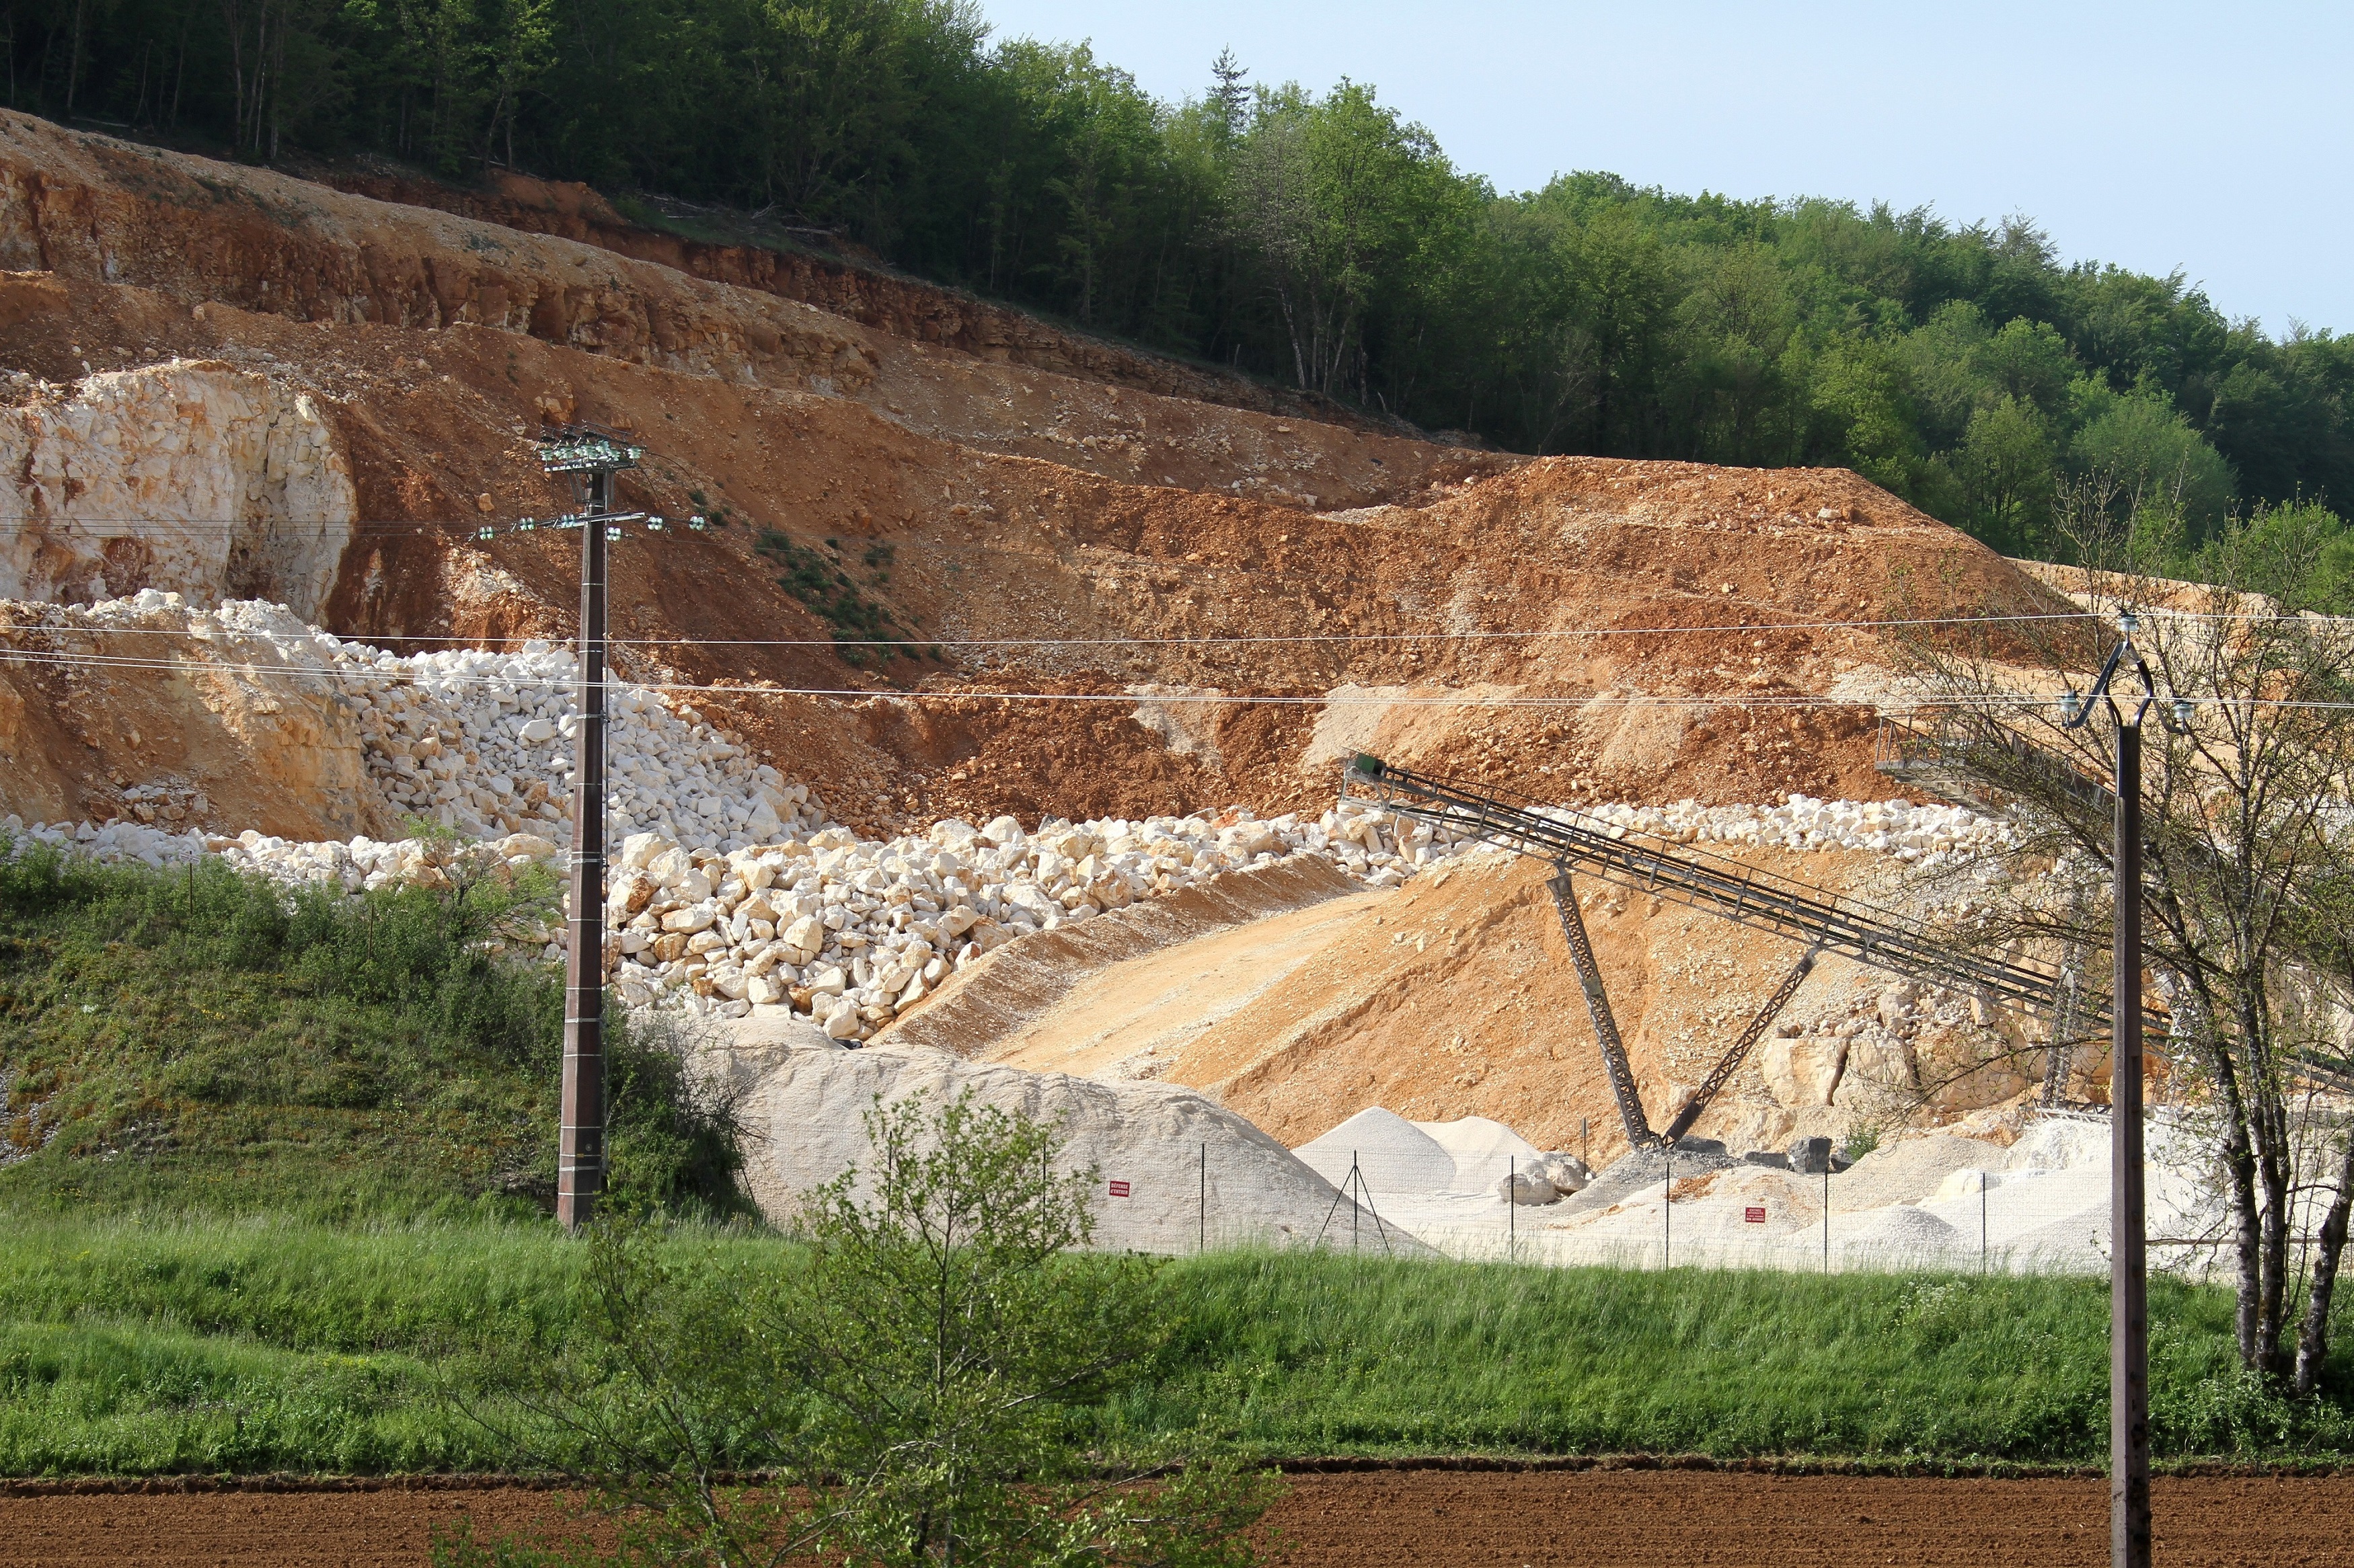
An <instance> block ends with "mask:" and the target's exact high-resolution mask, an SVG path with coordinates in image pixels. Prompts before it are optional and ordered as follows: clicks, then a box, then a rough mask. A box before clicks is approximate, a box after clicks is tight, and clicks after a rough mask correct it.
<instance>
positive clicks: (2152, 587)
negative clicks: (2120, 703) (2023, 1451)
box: [1908, 484, 2354, 1392]
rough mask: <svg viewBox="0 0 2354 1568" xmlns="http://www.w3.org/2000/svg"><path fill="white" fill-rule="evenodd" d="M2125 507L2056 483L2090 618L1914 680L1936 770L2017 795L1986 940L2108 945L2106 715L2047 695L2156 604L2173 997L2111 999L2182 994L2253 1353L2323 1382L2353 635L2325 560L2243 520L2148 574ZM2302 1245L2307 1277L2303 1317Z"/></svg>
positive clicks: (2185, 1037) (2187, 1056)
mask: <svg viewBox="0 0 2354 1568" xmlns="http://www.w3.org/2000/svg"><path fill="white" fill-rule="evenodd" d="M2110 500H2111V497H2110V496H2109V495H2108V494H2106V493H2101V492H2099V487H2098V486H2097V484H2095V485H2093V486H2087V487H2084V489H2082V490H2080V491H2079V492H2078V493H2074V494H2073V495H2070V496H2063V498H2062V504H2063V512H2064V513H2067V514H2071V516H2070V519H2069V520H2070V521H2073V523H2074V524H2076V528H2077V537H2078V544H2079V548H2080V550H2081V551H2082V552H2083V555H2084V558H2086V559H2088V560H2091V561H2094V562H2095V563H2097V564H2096V565H2094V566H2093V567H2087V568H2085V569H2084V573H2083V577H2082V580H2081V582H2080V583H2079V584H2078V585H2077V587H2078V589H2079V598H2080V599H2081V601H2082V602H2083V603H2084V605H2085V608H2086V609H2087V611H2088V612H2089V613H2088V616H2087V618H2086V619H2085V620H2073V619H2058V620H2049V621H2044V622H2029V623H2026V624H2024V625H2023V626H2022V625H2020V624H2019V623H2009V624H2006V625H2005V626H2003V627H2002V628H2001V632H2000V641H1997V639H1996V638H1995V637H1994V636H1993V635H1992V634H1991V629H1989V631H1990V634H1989V635H1988V637H1986V638H1983V639H1979V640H1976V641H1969V640H1961V641H1956V640H1953V639H1950V638H1948V639H1946V640H1944V641H1939V640H1937V639H1935V638H1933V637H1931V636H1929V635H1925V634H1924V635H1919V636H1915V637H1914V638H1913V639H1912V640H1911V641H1910V644H1909V648H1908V652H1909V654H1910V663H1911V673H1912V674H1913V675H1914V677H1915V679H1916V680H1917V681H1918V683H1919V685H1920V687H1921V689H1922V691H1923V692H1924V694H1925V695H1926V696H1927V698H1928V699H1929V701H1930V702H1931V703H1932V704H1933V705H1937V706H1938V707H1939V708H1940V709H1941V716H1940V720H1939V724H1940V729H1939V733H1938V738H1937V739H1936V741H1935V755H1936V759H1937V761H1938V763H1939V765H1941V766H1943V767H1946V768H1949V769H1951V771H1952V772H1953V774H1954V775H1955V776H1956V777H1957V778H1959V779H1965V780H1967V781H1968V783H1969V784H1970V785H1972V786H1974V787H1975V788H1976V789H1978V791H1980V792H1982V793H1983V794H1984V795H1985V796H1986V797H1988V798H1996V799H1999V800H2003V801H2004V802H2006V803H2007V804H2008V805H2009V810H2010V811H2011V814H2012V817H2013V821H2014V822H2015V824H2016V826H2017V830H2018V831H2017V836H2016V838H2015V840H2014V842H2013V845H2012V847H2011V849H2010V850H2009V852H2008V871H2009V874H2008V875H2007V876H2006V877H2004V878H2003V879H2002V882H2003V885H2005V886H2006V887H2007V888H2009V895H2007V896H2006V897H2005V898H2003V899H2002V900H2001V901H2000V906H1999V908H1997V909H1995V910H1992V911H1990V912H1988V914H1987V916H1986V917H1985V918H1983V919H1982V920H1981V921H1980V922H1979V923H1978V928H1977V930H1976V932H1975V938H1976V939H1978V940H1981V941H1987V942H1991V943H1996V944H2001V945H2009V946H2013V947H2027V948H2034V949H2036V950H2038V951H2039V952H2041V954H2043V955H2046V956H2048V957H2051V958H2052V959H2054V960H2055V961H2056V960H2058V959H2060V958H2061V957H2062V955H2063V954H2064V953H2065V952H2066V951H2067V950H2068V949H2070V948H2077V949H2081V948H2088V947H2096V946H2105V944H2106V943H2107V941H2108V939H2109V931H2108V927H2109V922H2110V916H2111V909H2112V902H2111V899H2110V895H2109V876H2110V838H2109V835H2110V831H2111V829H2110V822H2111V810H2112V809H2113V802H2114V797H2113V796H2112V795H2111V794H2110V793H2109V789H2110V783H2111V768H2110V764H2109V759H2108V758H2107V756H2106V754H2105V748H2106V742H2107V734H2106V731H2105V729H2103V728H2101V727H2099V726H2086V727H2084V728H2080V729H2073V730H2072V729H2068V728H2065V727H2063V726H2062V719H2061V716H2060V714H2059V713H2058V712H2057V711H2056V709H2055V705H2054V704H2053V702H2052V697H2053V695H2054V694H2057V693H2059V692H2061V691H2062V690H2074V689H2076V688H2079V687H2082V686H2084V685H2085V684H2087V683H2088V680H2087V677H2088V675H2089V672H2090V670H2091V668H2092V667H2093V664H2094V657H2095V654H2096V652H2105V642H2106V641H2107V639H2106V637H2105V635H2104V634H2103V630H2102V624H2101V623H2102V622H2103V621H2105V620H2113V619H2114V616H2115V612H2117V611H2119V610H2131V611H2133V612H2135V614H2136V616H2137V620H2138V625H2139V630H2138V631H2137V636H2136V644H2137V647H2138V648H2139V649H2140V651H2141V652H2142V653H2143V654H2144V656H2145V657H2146V658H2147V660H2148V662H2149V664H2150V667H2151V670H2152V672H2153V674H2154V675H2155V677H2156V679H2157V682H2158V686H2159V688H2160V693H2161V696H2160V701H2159V703H2158V705H2157V707H2156V709H2155V711H2154V712H2153V713H2152V715H2150V716H2151V722H2148V723H2146V724H2145V725H2144V726H2143V729H2144V736H2145V741H2144V744H2145V746H2146V747H2151V748H2152V752H2153V755H2152V757H2151V764H2152V765H2151V766H2149V767H2148V768H2147V769H2146V773H2145V779H2144V789H2145V791H2146V796H2147V798H2146V800H2145V801H2144V820H2145V822H2146V833H2147V844H2146V847H2145V850H2144V861H2145V874H2144V882H2143V885H2142V887H2141V890H2140V897H2141V901H2142V906H2143V914H2144V924H2145V929H2146V937H2145V946H2146V948H2147V953H2148V955H2149V965H2150V969H2151V974H2152V979H2153V982H2154V983H2153V984H2152V985H2151V986H2150V988H2149V989H2150V991H2151V992H2154V993H2156V994H2146V995H2144V996H2141V997H2133V998H2126V999H2111V1000H2112V1004H2113V1005H2115V1004H2122V1005H2129V1006H2148V1005H2151V1004H2152V1003H2154V1002H2158V1001H2162V1002H2163V1003H2164V1004H2165V1006H2166V1007H2167V1009H2168V1013H2169V1016H2170V1020H2171V1028H2170V1030H2169V1032H2168V1044H2167V1047H2166V1049H2165V1050H2164V1052H2162V1053H2161V1054H2159V1056H2158V1058H2157V1060H2158V1070H2161V1071H2164V1072H2166V1073H2167V1074H2168V1075H2169V1077H2170V1078H2171V1079H2172V1080H2173V1081H2172V1083H2171V1084H2170V1086H2169V1087H2170V1088H2171V1090H2172V1092H2173V1093H2174V1095H2175V1096H2176V1097H2178V1099H2186V1100H2188V1101H2189V1102H2190V1103H2191V1104H2193V1105H2194V1106H2195V1107H2197V1109H2198V1111H2199V1112H2200V1125H2201V1126H2202V1127H2203V1128H2206V1129H2208V1132H2209V1136H2210V1139H2211V1146H2212V1149H2213V1152H2214V1154H2215V1157H2216V1160H2217V1163H2218V1166H2219V1168H2220V1171H2221V1181H2222V1185H2223V1189H2224V1195H2225V1197H2226V1199H2227V1202H2228V1205H2229V1211H2230V1225H2229V1242H2228V1245H2229V1250H2230V1253H2231V1255H2232V1262H2233V1269H2234V1274H2235V1282H2236V1286H2237V1290H2238V1313H2237V1335H2238V1340H2239V1351H2240V1356H2241V1359H2242V1361H2243V1363H2244V1364H2245V1365H2247V1366H2249V1367H2251V1368H2253V1369H2256V1370H2258V1371H2260V1372H2263V1373H2264V1374H2265V1375H2266V1376H2268V1377H2271V1378H2275V1379H2280V1380H2284V1381H2287V1382H2291V1383H2294V1385H2295V1386H2296V1388H2297V1389H2298V1391H2299V1392H2310V1391H2311V1389H2312V1388H2313V1387H2314V1386H2315V1383H2316V1382H2317V1379H2318V1377H2319V1375H2320V1370H2321V1365H2322V1362H2323V1361H2324V1359H2325V1358H2326V1356H2327V1327H2328V1319H2329V1305H2330V1301H2331V1298H2332V1292H2333V1291H2334V1289H2335V1286H2336V1277H2337V1270H2338V1258H2339V1255H2340V1253H2341V1252H2342V1251H2343V1248H2344V1245H2345V1241H2346V1235H2347V1230H2348V1217H2349V1211H2350V1210H2354V1144H2349V1139H2348V1137H2347V1133H2346V1129H2345V1127H2344V1125H2343V1118H2341V1117H2339V1116H2338V1115H2337V1114H2336V1110H2335V1101H2334V1099H2331V1098H2328V1097H2321V1096H2317V1095H2316V1094H2314V1093H2313V1092H2311V1091H2312V1090H2313V1089H2314V1088H2315V1087H2316V1086H2317V1085H2319V1084H2321V1083H2324V1082H2328V1083H2331V1084H2337V1083H2342V1082H2343V1081H2344V1080H2343V1078H2342V1077H2341V1076H2340V1075H2339V1074H2338V1066H2339V1064H2340V1061H2341V1058H2340V1056H2339V1046H2338V1040H2337V1039H2336V1038H2335V1033H2336V1032H2335V1027H2334V1024H2333V1022H2332V1021H2333V1020H2334V1019H2337V1018H2340V1017H2343V1016H2344V1014H2345V1010H2346V1005H2347V1002H2348V1000H2349V997H2354V682H2349V679H2348V670H2349V660H2350V659H2354V627H2349V626H2348V625H2347V624H2345V623H2343V622H2340V621H2338V620H2331V619H2328V618H2324V617H2319V616H2312V615H2303V614H2298V613H2296V610H2295V607H2294V604H2293V602H2291V601H2290V600H2288V599H2285V597H2284V590H2285V588H2287V587H2288V586H2289V585H2294V584H2295V583H2296V582H2299V581H2301V580H2303V578H2304V577H2305V575H2306V565H2305V564H2302V563H2298V562H2295V561H2285V560H2279V559H2273V558H2268V552H2270V553H2271V554H2277V550H2276V549H2275V547H2274V546H2270V545H2264V544H2260V543H2259V542H2257V541H2256V540H2255V538H2254V536H2253V534H2252V533H2251V532H2250V531H2247V530H2234V531H2232V532H2230V533H2228V534H2227V535H2226V536H2225V537H2224V538H2222V539H2221V540H2220V541H2218V542H2217V543H2216V544H2215V545H2214V546H2211V548H2210V550H2209V552H2208V554H2207V556H2206V557H2205V560H2206V575H2208V577H2210V579H2211V580H2210V581H2209V582H2208V583H2206V584H2186V583H2180V582H2174V581H2169V580H2166V579H2163V578H2159V577H2155V576H2154V575H2152V574H2151V573H2150V572H2149V571H2148V570H2147V562H2146V561H2145V560H2142V559H2138V558H2137V550H2136V546H2135V543H2134V540H2135V532H2138V533H2139V534H2140V535H2142V536H2143V537H2144V538H2147V536H2148V531H2147V529H2146V528H2145V529H2142V530H2137V531H2135V532H2126V531H2123V530H2119V529H2117V528H2115V527H2113V526H2104V525H2103V524H2105V522H2106V521H2107V520H2108V518H2109V516H2110V507H2109V502H2110ZM2176 698H2179V699H2181V700H2180V701H2179V702H2178V701H2175V700H2174V699H2176ZM2066 1046H2067V1043H2066V1042H2064V1041H2055V1042H2054V1043H2053V1045H2052V1049H2054V1050H2060V1049H2065V1048H2066ZM2317 1209H2318V1210H2319V1211H2320V1213H2319V1216H2318V1222H2319V1223H2318V1226H2317V1229H2315V1230H2314V1231H2313V1233H2312V1234H2311V1235H2310V1236H2309V1237H2301V1236H2300V1235H2299V1230H2300V1224H2299V1222H2300V1221H2301V1220H2307V1221H2309V1220H2311V1219H2313V1218H2314V1217H2315V1215H2314V1211H2316V1210H2317ZM2298 1242H2303V1243H2304V1245H2306V1256H2307V1257H2308V1258H2309V1260H2310V1263H2311V1274H2310V1277H2309V1278H2306V1280H2304V1281H2303V1282H2302V1287H2303V1289H2304V1290H2305V1293H2306V1304H2305V1310H2304V1312H2303V1313H2302V1315H2301V1317H2300V1318H2299V1320H2298V1321H2297V1322H2296V1323H2295V1324H2294V1325H2292V1324H2291V1322H2290V1316H2291V1314H2290V1308H2289V1305H2288V1303H2289V1298H2290V1295H2291V1292H2292V1290H2293V1289H2295V1288H2297V1287H2298V1282H2297V1281H2296V1278H2295V1271H2293V1269H2292V1258H2291V1252H2292V1245H2293V1243H2298ZM2292 1328H2294V1335H2293V1347H2292V1346H2287V1345H2285V1344H2284V1340H2285V1338H2290V1337H2291V1330H2292Z"/></svg>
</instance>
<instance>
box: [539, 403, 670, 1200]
mask: <svg viewBox="0 0 2354 1568" xmlns="http://www.w3.org/2000/svg"><path fill="white" fill-rule="evenodd" d="M644 455H645V449H644V448H642V447H638V446H633V445H631V444H630V443H629V442H628V441H626V440H622V439H621V438H620V436H619V435H617V434H615V433H614V432H612V431H610V430H606V429H601V428H599V427H597V426H593V425H569V426H566V427H563V428H562V429H556V430H551V431H549V432H548V433H547V434H546V436H544V437H543V438H542V439H541V441H540V453H539V457H540V466H541V467H542V468H544V469H545V470H546V471H547V472H549V473H562V474H569V475H570V476H571V477H572V481H573V485H574V488H575V491H576V493H578V495H579V496H580V498H581V499H582V500H583V501H584V502H585V503H587V504H586V507H585V509H584V511H583V512H582V514H581V515H580V516H579V518H578V524H579V527H580V630H579V633H578V638H577V640H576V641H577V643H578V649H579V653H580V668H579V674H578V678H577V681H576V683H575V686H574V691H575V694H576V697H575V701H576V705H577V712H578V718H577V719H576V721H575V723H576V728H575V731H574V734H573V737H572V741H573V750H572V758H573V761H572V906H571V909H570V911H569V913H568V916H567V919H566V921H565V937H566V941H565V959H564V1089H563V1097H562V1100H561V1108H560V1110H559V1113H558V1117H559V1120H558V1131H557V1156H556V1218H557V1224H561V1225H562V1226H563V1227H564V1228H565V1229H566V1230H567V1231H578V1229H579V1228H580V1227H581V1226H583V1225H585V1224H588V1221H589V1220H590V1219H591V1218H592V1217H594V1215H595V1213H596V1212H597V1197H598V1194H599V1193H600V1192H603V1191H604V1189H605V577H606V573H605V563H606V546H607V545H608V544H610V542H611V541H612V540H613V539H615V538H618V537H619V536H620V526H619V524H620V521H621V520H620V518H618V517H617V516H616V514H614V511H613V475H614V474H615V473H617V472H619V471H620V470H622V469H625V468H635V467H637V465H638V459H639V458H641V457H642V456H644ZM565 521H566V522H570V521H573V520H572V519H568V518H567V519H565Z"/></svg>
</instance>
